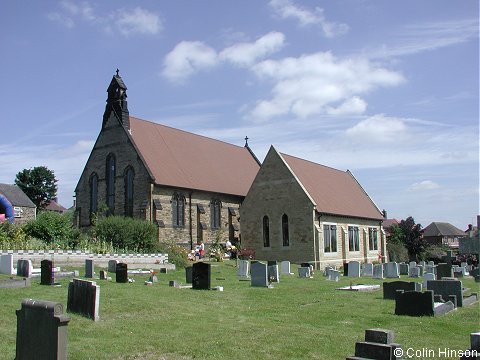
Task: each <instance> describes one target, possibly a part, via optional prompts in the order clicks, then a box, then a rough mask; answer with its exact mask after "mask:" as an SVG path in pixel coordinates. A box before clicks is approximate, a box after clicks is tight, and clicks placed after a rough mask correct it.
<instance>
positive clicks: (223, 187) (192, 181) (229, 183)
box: [130, 117, 259, 196]
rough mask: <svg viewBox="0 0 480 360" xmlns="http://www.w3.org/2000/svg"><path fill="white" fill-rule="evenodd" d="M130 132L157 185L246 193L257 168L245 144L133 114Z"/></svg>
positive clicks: (238, 193) (242, 194)
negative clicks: (169, 125) (166, 124)
mask: <svg viewBox="0 0 480 360" xmlns="http://www.w3.org/2000/svg"><path fill="white" fill-rule="evenodd" d="M130 132H131V137H132V140H133V142H134V144H135V146H136V148H137V149H138V151H139V153H140V155H141V157H142V158H143V160H144V162H145V165H146V166H147V168H148V169H149V171H150V173H151V174H152V176H153V178H154V180H155V183H156V184H158V185H166V186H173V187H182V188H186V189H196V190H203V191H210V192H216V193H223V194H231V195H239V196H245V195H246V194H247V192H248V189H249V188H250V186H251V184H252V182H253V180H254V178H255V176H256V174H257V172H258V169H259V164H258V163H257V161H256V160H255V158H254V157H253V156H252V155H251V154H250V152H249V150H248V149H247V148H245V147H240V146H236V145H231V144H228V143H225V142H222V141H218V140H214V139H210V138H207V137H205V136H200V135H196V134H192V133H189V132H186V131H182V130H178V129H174V128H171V127H168V126H164V125H160V124H156V123H153V122H149V121H145V120H141V119H137V118H134V117H130Z"/></svg>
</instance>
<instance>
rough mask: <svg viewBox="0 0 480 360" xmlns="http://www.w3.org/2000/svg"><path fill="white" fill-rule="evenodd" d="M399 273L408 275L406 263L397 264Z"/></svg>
mask: <svg viewBox="0 0 480 360" xmlns="http://www.w3.org/2000/svg"><path fill="white" fill-rule="evenodd" d="M398 268H399V272H400V275H408V269H409V267H408V264H405V263H400V264H398Z"/></svg>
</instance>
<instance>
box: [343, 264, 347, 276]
mask: <svg viewBox="0 0 480 360" xmlns="http://www.w3.org/2000/svg"><path fill="white" fill-rule="evenodd" d="M343 276H348V263H347V262H344V263H343Z"/></svg>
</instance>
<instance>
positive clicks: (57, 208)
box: [45, 200, 67, 213]
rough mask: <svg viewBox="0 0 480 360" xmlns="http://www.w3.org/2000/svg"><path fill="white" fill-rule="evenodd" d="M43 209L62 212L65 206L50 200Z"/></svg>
mask: <svg viewBox="0 0 480 360" xmlns="http://www.w3.org/2000/svg"><path fill="white" fill-rule="evenodd" d="M45 210H47V211H54V212H58V213H63V212H65V211H67V209H66V208H64V207H63V206H62V205H60V204H59V203H57V202H56V201H55V200H50V203H49V204H48V205H47V207H46V208H45Z"/></svg>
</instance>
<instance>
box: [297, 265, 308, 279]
mask: <svg viewBox="0 0 480 360" xmlns="http://www.w3.org/2000/svg"><path fill="white" fill-rule="evenodd" d="M298 277H301V278H309V277H311V275H310V267H299V268H298Z"/></svg>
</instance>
